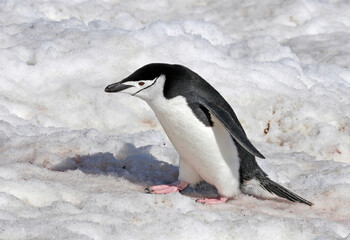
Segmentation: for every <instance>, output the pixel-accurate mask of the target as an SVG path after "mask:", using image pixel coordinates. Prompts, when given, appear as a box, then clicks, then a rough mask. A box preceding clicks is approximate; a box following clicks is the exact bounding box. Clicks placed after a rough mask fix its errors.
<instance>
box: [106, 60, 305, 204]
mask: <svg viewBox="0 0 350 240" xmlns="http://www.w3.org/2000/svg"><path fill="white" fill-rule="evenodd" d="M105 91H106V92H124V93H129V94H131V95H133V96H137V97H139V98H141V99H143V100H145V101H146V102H147V103H148V105H149V106H150V107H151V108H152V110H153V111H154V113H155V115H156V116H157V118H158V120H159V122H160V123H161V125H162V127H163V128H164V130H165V132H166V134H167V135H168V137H169V139H170V141H171V142H172V144H173V145H174V147H175V149H176V150H177V151H178V153H179V154H180V164H179V165H180V166H179V181H180V184H179V183H176V184H173V185H164V186H167V187H169V186H175V187H173V188H174V189H175V191H179V190H182V189H184V188H185V187H187V185H188V184H191V185H194V184H197V183H199V182H201V181H203V180H205V181H206V182H208V183H210V184H212V185H214V186H215V187H216V188H217V190H218V193H219V194H220V195H221V196H224V198H225V199H227V198H229V197H233V196H235V195H237V194H238V193H239V189H240V186H243V185H244V184H245V183H247V182H249V181H251V180H257V181H258V183H259V184H260V186H261V187H262V188H264V189H266V190H267V191H269V192H270V193H273V194H276V195H277V196H280V197H282V198H286V199H288V200H290V201H293V202H295V201H297V202H301V203H304V204H307V205H310V206H311V205H312V203H311V202H309V201H307V200H305V199H303V198H301V197H299V196H298V195H296V194H294V193H292V192H291V191H289V190H287V189H286V188H284V187H282V186H281V185H279V184H277V183H275V182H274V181H272V180H270V179H269V178H268V176H267V174H266V173H265V172H264V171H263V170H262V169H261V168H260V167H259V166H258V164H257V162H256V160H255V156H256V157H260V158H264V156H263V155H262V154H261V153H260V152H259V151H258V150H257V149H256V148H255V147H254V146H253V145H252V143H251V142H250V141H249V139H248V138H247V136H246V134H245V132H244V130H243V128H242V126H241V124H240V122H239V121H238V119H237V117H236V115H235V113H234V111H233V110H232V108H231V106H230V105H229V104H228V103H227V102H226V100H225V99H224V98H223V97H222V96H221V95H220V94H219V92H217V91H216V90H215V89H214V88H213V87H212V86H211V85H210V84H209V83H207V82H206V81H205V80H204V79H203V78H201V77H200V76H199V75H198V74H196V73H195V72H193V71H191V70H190V69H188V68H186V67H184V66H181V65H170V64H163V63H152V64H148V65H146V66H144V67H142V68H140V69H138V70H137V71H135V72H134V73H133V74H131V75H130V76H129V77H127V78H125V79H124V80H122V81H120V82H117V83H114V84H111V85H109V86H107V87H106V89H105ZM173 188H172V189H173ZM151 191H153V192H156V193H168V192H171V191H173V190H169V189H168V190H164V191H163V190H158V188H157V187H153V190H151ZM225 201H226V200H225Z"/></svg>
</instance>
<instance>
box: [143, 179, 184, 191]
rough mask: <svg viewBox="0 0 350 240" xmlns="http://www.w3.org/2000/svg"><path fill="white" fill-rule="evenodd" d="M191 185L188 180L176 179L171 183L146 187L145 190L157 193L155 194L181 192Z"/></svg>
mask: <svg viewBox="0 0 350 240" xmlns="http://www.w3.org/2000/svg"><path fill="white" fill-rule="evenodd" d="M188 185H189V183H188V182H185V181H180V180H179V181H176V182H174V183H171V184H169V185H157V186H152V187H149V188H146V189H145V191H146V192H147V193H155V194H167V193H172V192H179V191H181V190H183V189H185V188H186V187H187V186H188Z"/></svg>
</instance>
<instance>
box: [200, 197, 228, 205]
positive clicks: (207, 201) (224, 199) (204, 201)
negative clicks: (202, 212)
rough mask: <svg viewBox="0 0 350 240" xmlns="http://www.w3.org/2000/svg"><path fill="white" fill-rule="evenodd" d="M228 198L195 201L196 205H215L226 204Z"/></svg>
mask: <svg viewBox="0 0 350 240" xmlns="http://www.w3.org/2000/svg"><path fill="white" fill-rule="evenodd" d="M228 199H229V198H228V197H225V196H218V197H213V198H200V199H197V200H196V202H197V203H203V204H217V203H225V202H227V200H228Z"/></svg>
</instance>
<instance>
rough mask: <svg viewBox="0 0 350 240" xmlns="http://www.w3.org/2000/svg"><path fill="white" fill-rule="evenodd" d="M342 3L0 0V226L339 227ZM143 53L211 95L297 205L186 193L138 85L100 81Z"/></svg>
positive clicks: (177, 235) (261, 233)
mask: <svg viewBox="0 0 350 240" xmlns="http://www.w3.org/2000/svg"><path fill="white" fill-rule="evenodd" d="M349 13H350V2H349V1H340V0H333V1H319V0H303V1H301V0H286V1H272V0H267V1H258V0H255V1H254V0H249V1H230V0H223V1H214V0H200V1H198V0H180V1H171V0H160V1H143V0H136V1H119V0H110V1H93V0H86V1H85V0H69V1H68V0H62V1H50V0H31V1H22V0H4V1H1V2H0V239H269V240H273V239H349V238H350V97H349V96H350V14H349ZM151 62H166V63H178V64H182V65H185V66H187V67H189V68H190V69H192V70H193V71H195V72H197V73H198V74H199V75H201V76H202V77H203V78H204V79H206V80H207V81H208V82H209V83H211V84H212V85H213V86H214V87H215V88H216V89H218V91H219V92H220V93H221V94H222V95H223V96H224V97H225V98H226V99H227V101H228V102H229V103H230V104H231V106H232V107H233V109H234V110H235V112H236V114H237V116H238V118H239V120H240V121H241V123H242V125H243V127H244V129H245V130H246V132H247V134H248V136H249V138H250V139H251V141H252V142H253V144H254V145H255V146H256V147H257V149H259V151H260V152H261V153H263V154H264V155H265V157H266V159H258V162H259V164H260V166H261V167H262V168H263V169H264V170H265V171H266V172H267V173H268V174H269V176H270V177H271V179H273V180H275V181H276V182H278V183H280V184H282V185H284V186H285V187H287V188H288V189H290V190H292V191H293V192H295V193H297V194H298V195H300V196H302V197H304V198H306V199H307V200H310V201H311V202H313V203H314V204H315V205H313V206H312V207H309V206H306V205H303V204H298V203H291V202H288V201H285V200H283V199H280V198H277V197H275V196H273V195H267V196H266V195H264V196H259V195H256V196H252V195H245V194H241V195H239V196H237V197H236V198H235V199H232V200H230V201H229V202H227V203H226V204H222V205H214V206H213V205H202V204H198V203H196V202H195V199H196V198H198V197H203V196H207V195H213V194H215V189H214V188H213V187H211V186H208V185H207V184H201V185H199V186H198V187H196V188H190V189H186V190H184V191H183V192H182V194H179V193H175V194H168V195H152V194H145V193H144V188H145V187H148V186H150V185H155V184H162V183H170V182H172V181H175V180H176V179H177V175H178V159H179V156H178V154H177V152H176V151H175V150H174V148H173V147H172V145H171V144H170V142H169V140H168V139H167V138H166V135H165V134H164V132H163V130H162V129H161V126H160V124H159V123H158V121H157V119H156V118H155V116H154V114H153V112H152V111H151V109H150V108H149V107H148V106H147V104H146V103H145V102H142V101H141V100H140V99H138V98H135V97H131V96H128V95H123V94H106V93H105V92H104V88H105V87H106V86H107V85H108V84H111V83H114V82H117V81H120V80H122V79H123V78H125V77H126V76H128V75H129V74H130V73H132V72H133V71H135V70H136V69H138V68H139V67H141V66H143V65H145V64H148V63H151Z"/></svg>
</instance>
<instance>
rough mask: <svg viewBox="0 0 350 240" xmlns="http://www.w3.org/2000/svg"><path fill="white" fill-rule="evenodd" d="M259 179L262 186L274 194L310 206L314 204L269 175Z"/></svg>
mask: <svg viewBox="0 0 350 240" xmlns="http://www.w3.org/2000/svg"><path fill="white" fill-rule="evenodd" d="M259 181H260V185H261V187H262V188H264V189H266V190H267V191H269V192H270V193H272V194H275V195H277V196H279V197H282V198H285V199H288V200H289V201H292V202H300V203H304V204H306V205H309V206H312V205H313V203H312V202H309V201H308V200H306V199H304V198H302V197H300V196H298V195H296V194H295V193H292V192H291V191H289V190H288V189H286V188H284V187H282V186H281V185H279V184H278V183H276V182H274V181H272V180H271V179H269V178H268V177H264V179H263V180H260V179H259Z"/></svg>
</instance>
